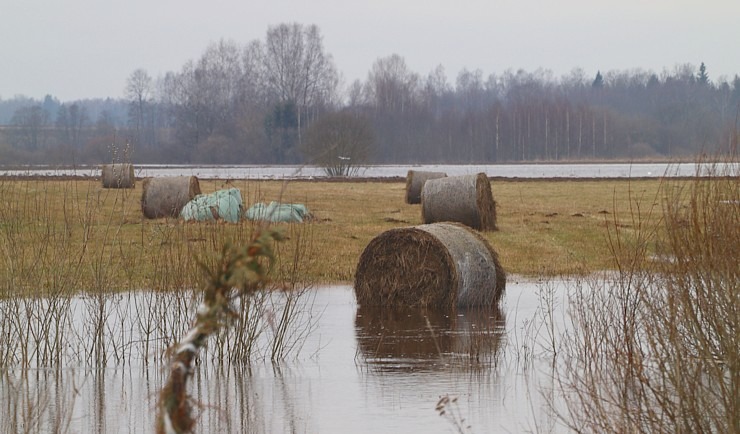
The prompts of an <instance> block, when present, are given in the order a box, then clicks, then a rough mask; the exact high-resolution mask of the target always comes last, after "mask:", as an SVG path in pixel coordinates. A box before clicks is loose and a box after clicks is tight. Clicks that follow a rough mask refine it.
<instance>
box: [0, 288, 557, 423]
mask: <svg viewBox="0 0 740 434" xmlns="http://www.w3.org/2000/svg"><path fill="white" fill-rule="evenodd" d="M547 285H548V287H549V288H550V292H549V294H550V295H551V296H552V300H554V301H553V305H554V306H559V307H562V306H563V305H564V303H565V301H564V297H565V294H566V288H567V286H568V285H567V282H565V281H558V282H552V281H551V282H549V283H548V284H547ZM553 288H554V289H553ZM311 291H312V292H311V293H310V294H309V296H308V297H306V296H304V297H303V298H302V299H301V300H303V303H302V306H303V308H304V309H307V310H309V311H310V316H309V317H310V318H312V321H313V323H312V326H311V327H312V328H311V333H310V334H309V335H308V337H307V338H305V339H304V340H303V341H302V342H303V344H302V346H301V347H300V350H299V351H297V352H295V353H292V354H291V355H290V357H288V358H287V359H286V360H283V361H281V362H279V363H271V362H269V361H265V360H259V361H256V362H255V361H253V362H251V363H249V364H241V363H237V364H229V363H214V362H212V361H210V362H209V358H208V356H205V357H204V358H203V360H202V361H201V364H200V365H199V366H198V368H197V369H196V372H195V376H194V378H193V383H192V386H193V387H192V389H191V392H192V395H193V396H194V397H195V399H196V400H197V402H198V403H199V405H200V412H201V413H200V418H199V422H198V428H197V430H196V432H212V433H381V432H387V433H417V432H418V433H449V432H458V431H457V428H456V427H455V426H454V425H453V423H452V422H451V421H450V420H449V419H448V418H447V416H440V415H439V414H438V413H437V411H435V406H436V405H437V403H438V401H439V400H440V398H441V397H442V396H445V395H447V396H449V397H450V398H457V399H456V402H455V403H454V404H450V405H448V408H447V411H446V415H450V414H459V415H460V417H462V418H464V419H465V422H464V424H465V425H466V426H467V425H469V426H470V430H469V431H465V432H474V433H490V432H514V433H515V432H525V431H545V432H548V431H554V432H558V431H562V429H561V428H560V427H559V426H558V425H557V422H556V421H555V418H554V417H553V416H552V413H551V411H550V410H549V407H548V405H547V398H548V396H547V393H545V394H544V395H543V392H542V391H543V390H544V391H546V390H551V387H550V386H551V382H552V380H551V375H550V373H549V372H550V371H549V370H550V363H551V359H550V358H549V357H548V356H547V355H546V352H542V348H544V344H542V343H538V340H539V337H538V336H537V335H538V332H537V327H536V326H535V324H537V323H538V320H537V318H538V316H539V315H540V313H541V309H542V306H541V304H542V297H541V296H540V295H539V294H541V292H542V291H543V284H539V283H537V282H536V281H531V280H526V279H519V278H517V277H515V276H514V277H511V276H510V278H509V283H508V285H507V289H506V291H507V292H506V295H505V297H504V299H503V301H502V303H501V305H500V306H499V307H498V308H496V309H489V310H487V311H483V312H481V311H477V310H476V311H467V312H457V313H456V314H455V315H445V314H440V313H433V312H427V313H423V312H419V311H398V312H391V311H378V310H374V309H365V308H362V307H358V305H357V303H356V301H355V297H354V293H353V290H352V288H351V287H350V286H329V287H320V288H316V289H313V290H311ZM141 297H147V295H146V293H134V295H129V296H126V297H123V298H120V299H119V300H123V301H124V302H125V303H126V304H133V305H136V306H139V307H137V308H135V309H134V310H136V311H139V310H141V303H142V300H141ZM151 300H152V299H149V300H148V301H147V300H144V302H146V303H149V302H151ZM75 303H84V302H83V301H80V300H75V301H73V302H72V303H71V304H72V305H74V304H75ZM86 303H88V305H89V303H90V301H89V300H88V301H87V302H86ZM91 306H94V305H91ZM126 309H127V308H126V307H123V308H120V307H119V308H117V311H116V312H122V313H120V314H117V313H115V312H114V311H113V310H111V311H110V312H111V313H109V314H107V315H106V317H107V321H109V322H111V323H113V324H112V325H111V326H110V327H109V328H108V330H110V332H111V333H112V334H115V333H124V331H120V332H119V328H117V327H118V326H116V325H115V323H121V324H124V323H125V319H126V318H129V312H128V311H127V310H126ZM168 309H172V308H168ZM73 310H74V311H75V312H77V313H76V314H75V316H76V317H77V316H80V315H81V314H83V313H84V312H92V311H94V310H95V309H89V308H88V309H86V308H84V305H83V304H80V305H79V306H78V307H77V308H74V309H73ZM557 310H558V311H561V310H562V311H564V309H557ZM132 312H133V310H132ZM556 316H557V315H556ZM75 321H77V322H78V323H79V324H78V326H79V327H83V328H84V324H85V322H86V321H85V320H75ZM75 321H72V322H73V323H74V322H75ZM558 322H559V323H561V324H562V318H560V319H559V320H558ZM72 326H74V324H72ZM129 327H130V326H129V325H127V323H126V324H124V325H123V326H122V327H121V329H122V330H128V328H129ZM130 339H133V338H125V340H130ZM71 354H76V352H74V351H73V352H72V353H71ZM83 359H84V357H83ZM112 360H113V358H109V361H108V363H107V367H105V368H98V367H95V365H94V364H90V363H85V362H84V360H82V361H80V362H78V363H69V362H65V363H62V367H60V368H50V369H39V368H36V369H30V370H21V369H20V368H11V369H10V370H9V371H8V372H7V373H6V374H5V375H3V376H1V377H0V392H1V393H2V396H5V397H8V398H9V399H8V400H7V401H8V402H7V403H6V404H3V405H2V406H0V407H1V408H0V421H2V420H5V421H6V422H5V424H6V425H7V426H10V423H9V422H7V421H10V420H17V419H18V414H21V413H23V411H19V410H23V408H24V402H25V401H23V398H24V397H26V398H30V399H26V400H27V401H30V402H33V403H35V405H36V406H37V408H40V409H41V413H42V416H41V417H40V419H41V421H40V422H39V424H38V426H37V428H38V429H35V428H34V429H32V430H31V432H50V431H52V430H53V427H54V426H56V425H58V421H66V422H64V423H62V425H64V424H68V425H69V432H85V433H86V432H99V433H141V432H151V431H152V430H153V426H154V419H155V404H156V399H157V393H158V390H159V388H160V387H161V384H162V383H163V381H164V379H165V373H164V371H163V369H162V366H161V365H162V364H161V363H151V362H150V363H149V364H148V365H147V364H145V363H143V362H142V359H141V358H137V357H133V358H129V359H128V360H127V359H125V358H124V359H123V362H121V361H119V362H118V363H113V362H112ZM13 418H15V419H13ZM15 425H18V424H17V423H15ZM1 427H3V422H0V428H1Z"/></svg>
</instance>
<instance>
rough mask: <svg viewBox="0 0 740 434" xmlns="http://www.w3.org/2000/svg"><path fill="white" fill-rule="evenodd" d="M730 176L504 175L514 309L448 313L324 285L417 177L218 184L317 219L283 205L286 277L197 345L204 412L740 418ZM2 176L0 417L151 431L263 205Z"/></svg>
mask: <svg viewBox="0 0 740 434" xmlns="http://www.w3.org/2000/svg"><path fill="white" fill-rule="evenodd" d="M710 175H711V176H710V177H708V178H703V179H697V180H670V182H666V181H665V180H642V181H631V180H624V181H558V182H552V181H547V182H545V181H528V182H513V181H496V182H494V184H493V185H492V187H493V193H494V197H495V199H496V200H497V202H498V204H499V211H498V223H499V227H500V231H499V232H494V233H486V234H484V236H485V237H486V238H487V239H488V240H489V241H490V242H491V244H492V245H493V246H494V248H495V249H496V250H497V251H498V252H499V255H500V257H501V262H502V264H503V265H504V267H505V268H506V269H507V271H509V272H510V273H513V275H514V276H515V277H514V278H513V279H510V280H509V287H508V288H507V295H506V299H505V300H504V304H503V305H502V307H501V311H494V312H475V311H468V312H454V313H448V314H447V315H445V314H444V313H440V312H423V311H412V312H404V311H398V312H388V311H384V312H374V311H372V309H368V308H365V307H362V306H357V305H356V302H355V301H354V297H353V296H352V293H351V288H349V287H346V286H345V287H339V289H336V288H335V289H333V290H332V289H329V290H326V289H320V288H319V289H316V288H314V287H315V285H316V284H317V283H324V284H325V283H327V282H348V281H351V279H352V276H353V273H354V267H355V265H356V260H357V258H358V257H359V255H360V252H361V251H362V249H363V248H364V247H365V245H366V244H367V242H369V240H370V239H372V238H373V237H374V236H376V235H377V234H378V233H380V232H382V231H384V230H386V229H390V228H392V227H398V226H402V225H404V226H405V225H414V224H419V223H421V221H420V218H421V216H420V209H419V208H418V206H412V205H406V204H404V203H403V193H404V185H403V184H402V183H393V182H390V183H376V182H368V183H317V182H305V181H300V182H294V183H291V184H290V186H289V188H288V189H287V190H283V187H282V184H281V183H278V182H274V181H260V182H253V181H250V182H247V181H226V182H224V181H204V182H202V187H203V190H204V192H206V193H207V192H210V191H213V190H216V189H219V188H222V187H225V186H230V187H231V186H236V187H239V188H240V189H241V190H242V193H243V195H244V196H245V198H248V199H247V201H246V202H247V203H250V202H256V201H266V200H268V201H269V200H271V199H273V198H276V197H278V196H279V195H282V197H283V198H284V201H286V202H300V203H305V204H307V205H308V208H309V210H310V211H311V212H312V213H313V215H314V219H313V220H312V221H311V222H309V223H308V224H303V225H295V224H292V225H277V226H278V227H280V228H281V229H282V231H283V234H284V235H285V236H286V237H287V241H286V242H284V243H282V244H279V245H278V248H277V250H276V258H275V259H276V260H275V263H276V268H275V270H274V274H273V275H272V278H273V281H274V282H275V284H274V285H273V286H271V287H270V288H268V289H267V290H265V291H259V292H256V293H255V294H253V295H251V296H249V297H240V298H237V299H235V300H234V303H237V304H235V305H234V306H233V311H234V312H236V313H237V315H236V316H234V317H233V318H232V319H231V321H232V325H233V327H230V328H228V329H224V330H222V331H219V332H218V333H216V334H215V336H214V337H213V338H212V339H211V340H209V341H208V343H207V345H206V346H205V347H204V349H203V351H202V353H200V355H199V356H198V358H197V362H196V368H195V369H194V370H193V382H194V383H193V385H192V394H193V397H194V401H193V402H194V403H196V404H197V405H196V407H197V408H198V409H199V411H200V412H201V418H199V419H198V421H197V425H196V431H198V432H254V433H263V432H350V431H354V432H378V431H389V430H390V431H403V432H406V431H411V430H419V429H421V430H423V431H424V432H449V430H450V429H453V430H457V432H490V431H500V430H505V431H506V430H508V431H512V432H517V431H522V430H529V431H536V432H543V431H547V432H550V431H552V432H560V431H577V432H737V431H740V427H739V426H737V423H738V422H737V421H738V420H740V417H738V413H739V410H738V406H737V405H738V402H739V400H738V399H737V397H738V396H739V395H738V390H740V381H739V379H740V374H738V372H739V371H738V351H737V348H739V347H740V343H739V342H738V341H737V336H738V333H737V327H738V323H737V321H738V306H739V305H740V301H739V300H738V291H737V282H738V275H737V270H738V269H737V258H738V257H739V256H740V253H739V252H738V250H737V249H738V245H740V242H738V240H739V239H740V234H738V228H739V227H740V224H739V223H740V215H739V214H738V207H737V203H740V194H739V192H738V183H737V179H738V174H737V173H730V174H727V173H715V174H710ZM0 194H2V195H3V196H4V197H7V198H9V200H8V202H7V205H6V206H5V207H3V208H2V209H0V237H1V241H0V249H1V250H0V253H1V254H2V255H1V258H0V318H2V319H3V321H0V336H2V340H0V374H2V377H0V389H1V390H0V393H2V396H4V397H6V399H5V400H4V402H3V404H2V410H1V411H2V414H0V421H1V422H0V429H2V430H3V431H7V432H67V431H71V432H79V431H85V432H141V431H150V430H151V429H152V428H153V427H154V416H153V415H154V413H155V411H154V408H155V407H156V397H157V394H158V391H159V389H160V388H161V387H162V384H164V382H165V378H164V374H163V372H162V371H161V370H160V366H162V365H164V364H165V363H166V362H167V361H168V360H169V357H168V355H167V354H166V349H167V348H169V347H171V346H172V345H173V344H174V343H175V342H177V341H178V340H180V339H181V338H182V336H183V335H184V334H185V333H186V330H188V328H189V327H191V325H192V321H193V318H194V317H195V314H196V309H197V306H198V305H199V303H200V302H201V301H202V294H201V293H200V291H199V290H198V288H200V284H201V282H202V279H203V275H202V273H201V272H200V268H199V265H198V264H199V263H203V264H206V265H207V266H213V265H214V264H215V263H216V261H217V257H218V254H219V252H220V251H221V249H222V246H223V245H224V244H225V243H227V242H233V243H237V244H241V243H246V242H248V241H249V240H250V239H251V237H252V235H253V233H254V230H255V226H254V224H252V223H250V222H241V223H239V224H234V225H231V224H223V223H195V224H190V223H188V224H184V223H182V222H179V221H177V220H167V219H163V220H155V221H152V220H146V219H143V218H142V217H141V214H140V211H139V208H138V205H139V204H138V197H139V193H138V192H137V190H102V189H100V188H99V186H98V184H97V183H96V182H91V181H80V180H74V181H49V180H45V181H39V180H18V181H7V180H3V181H0ZM596 271H600V272H603V274H602V273H599V274H594V272H596ZM522 275H524V276H525V277H521V276H522ZM559 275H568V276H570V277H569V278H568V279H565V280H563V279H560V278H557V277H554V276H559ZM532 276H539V277H538V279H539V280H537V281H534V282H533V281H532V280H531V279H532ZM327 294H329V295H327ZM445 398H446V399H445ZM435 403H437V404H443V405H442V406H441V407H440V406H439V405H438V407H437V412H435ZM445 409H446V410H445ZM443 410H444V411H445V413H444V414H443V415H442V416H443V417H442V418H440V417H439V416H437V414H438V413H441V412H442V411H443ZM453 412H454V414H453ZM142 415H143V416H142ZM445 415H447V416H450V415H451V416H452V418H449V419H445ZM463 419H464V421H463ZM358 420H360V421H361V422H360V424H359V425H361V426H358V423H357V421H358Z"/></svg>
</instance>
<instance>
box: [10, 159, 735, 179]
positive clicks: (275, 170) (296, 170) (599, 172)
mask: <svg viewBox="0 0 740 434" xmlns="http://www.w3.org/2000/svg"><path fill="white" fill-rule="evenodd" d="M135 167H136V170H135V173H136V176H137V177H140V178H143V177H159V176H197V177H198V178H203V179H321V178H327V175H326V174H325V173H324V170H323V169H322V168H320V167H316V166H289V165H285V166H260V165H147V164H142V165H136V166H135ZM711 167H712V165H711V164H696V163H672V164H671V163H632V164H630V163H602V164H483V165H474V164H422V165H376V166H363V167H361V168H360V169H359V170H358V172H357V174H356V175H355V177H357V178H399V177H401V178H403V177H406V174H407V173H408V171H409V170H418V171H432V172H445V173H447V175H448V176H456V175H469V174H476V173H481V172H483V173H485V174H486V175H488V176H489V177H492V178H528V179H538V178H566V179H567V178H573V179H578V178H659V177H691V176H697V175H699V176H701V175H704V174H707V173H708V171H709V170H710V168H711ZM739 167H740V163H721V164H719V165H718V166H717V168H718V169H720V171H721V172H722V171H723V170H721V169H730V170H729V171H728V172H729V173H738V168H739ZM725 173H727V172H725ZM0 176H82V177H86V176H89V177H98V176H100V169H99V168H98V167H96V166H86V167H80V168H70V167H52V166H28V167H25V168H17V167H16V168H13V169H4V168H2V167H0Z"/></svg>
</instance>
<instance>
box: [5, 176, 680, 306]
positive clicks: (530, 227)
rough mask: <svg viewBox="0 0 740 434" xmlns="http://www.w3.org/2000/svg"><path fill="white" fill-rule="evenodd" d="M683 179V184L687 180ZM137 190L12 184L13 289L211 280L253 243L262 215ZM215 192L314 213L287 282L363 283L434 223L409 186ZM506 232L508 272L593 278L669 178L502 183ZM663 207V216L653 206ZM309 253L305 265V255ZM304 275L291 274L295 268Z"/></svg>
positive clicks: (255, 187)
mask: <svg viewBox="0 0 740 434" xmlns="http://www.w3.org/2000/svg"><path fill="white" fill-rule="evenodd" d="M681 182H683V181H675V180H673V181H671V183H672V185H679V184H680V183H681ZM141 185H142V183H141V182H137V184H136V188H135V189H127V190H115V189H103V188H102V187H101V186H100V183H99V181H97V180H86V179H83V180H80V179H71V180H70V179H68V180H52V179H34V180H26V179H14V180H0V195H2V197H3V198H4V199H5V201H4V202H5V205H4V206H3V207H2V209H0V249H1V250H0V253H2V259H0V275H2V279H1V280H0V283H2V286H3V287H4V288H3V292H4V293H6V294H7V293H9V292H18V291H21V292H23V291H31V292H32V293H33V292H38V291H40V290H49V291H54V292H57V291H79V290H86V291H117V290H125V289H140V288H152V289H163V290H165V289H173V288H182V287H190V286H193V285H196V284H197V282H198V281H199V271H198V267H197V266H196V263H197V262H196V261H201V262H203V261H205V262H207V261H208V260H209V258H211V257H213V256H214V255H216V254H217V253H218V252H220V249H221V246H222V245H223V243H224V242H236V243H239V242H245V241H246V240H248V239H249V235H250V234H251V231H252V230H253V228H254V223H252V222H249V221H245V222H243V223H239V224H227V223H223V222H216V223H213V222H211V223H184V222H182V221H179V220H176V219H158V220H148V219H145V218H144V217H143V216H142V213H141V210H140V198H141V193H142V191H141ZM200 185H201V190H202V191H203V192H204V193H208V192H212V191H215V190H218V189H222V188H227V187H236V188H239V189H240V190H241V193H242V197H243V198H244V202H245V206H249V205H251V204H252V203H254V202H257V201H266V202H269V201H271V200H280V199H281V198H282V199H281V200H282V201H283V202H284V203H288V202H294V203H303V204H305V205H306V206H307V207H308V209H309V211H310V212H311V213H312V215H313V219H312V220H311V221H310V222H308V223H304V224H278V225H277V226H278V227H281V228H282V230H283V231H284V232H285V234H286V235H287V236H288V238H289V239H288V240H287V241H286V242H284V243H282V244H281V245H280V246H279V259H280V261H279V263H280V264H284V265H282V266H281V268H280V270H279V273H278V274H277V275H276V280H289V279H293V280H295V279H298V280H301V281H304V280H305V281H310V282H313V283H346V282H351V281H352V279H353V276H354V270H355V267H356V265H357V260H358V258H359V256H360V254H361V253H362V251H363V249H364V248H365V246H366V245H367V244H368V242H369V241H370V240H371V239H372V238H373V237H375V236H377V235H379V234H380V233H382V232H383V231H386V230H388V229H391V228H395V227H401V226H408V225H417V224H421V223H422V217H421V207H420V205H408V204H406V203H405V202H404V195H405V183H404V182H401V181H397V182H381V181H368V182H321V181H318V182H317V181H291V182H289V183H282V182H278V181H255V180H229V181H224V180H201V181H200ZM492 190H493V195H494V199H495V200H496V202H497V210H498V226H499V229H500V230H499V231H497V232H488V233H484V236H485V237H486V238H487V239H488V240H489V241H490V243H491V245H492V246H493V248H494V249H495V250H496V251H497V252H498V253H499V255H500V258H501V262H502V264H503V266H504V267H505V269H506V271H507V272H508V273H514V274H520V275H526V276H539V275H547V276H553V275H568V274H586V273H589V272H592V271H597V270H603V269H610V268H613V267H614V261H613V255H612V253H611V251H610V249H609V236H608V235H609V234H608V230H607V228H609V227H610V228H612V229H614V228H618V229H619V230H620V231H622V233H623V234H624V233H628V232H629V231H630V230H633V229H635V228H636V227H638V226H640V225H643V226H644V225H652V224H655V223H659V221H658V218H659V216H660V214H661V213H660V212H659V211H660V209H659V208H660V206H661V205H660V202H661V200H660V195H661V194H663V193H664V191H663V190H661V180H658V179H655V180H588V181H582V180H578V181H574V180H537V181H501V180H495V181H493V182H492ZM651 209H653V212H652V213H650V212H649V211H650V210H651ZM296 255H298V256H299V257H300V259H301V260H300V264H301V265H300V269H295V266H294V263H295V262H296V261H294V259H295V258H296ZM289 274H290V275H291V276H292V277H288V275H289Z"/></svg>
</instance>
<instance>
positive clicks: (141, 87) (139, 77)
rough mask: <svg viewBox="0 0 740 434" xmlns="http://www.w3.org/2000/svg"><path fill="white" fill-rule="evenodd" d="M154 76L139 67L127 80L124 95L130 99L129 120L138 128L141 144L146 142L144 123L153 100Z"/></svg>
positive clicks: (137, 135) (138, 140)
mask: <svg viewBox="0 0 740 434" xmlns="http://www.w3.org/2000/svg"><path fill="white" fill-rule="evenodd" d="M152 89H153V86H152V78H151V77H150V76H149V74H148V73H147V72H146V70H144V69H141V68H139V69H137V70H135V71H134V72H132V73H131V75H130V76H129V78H128V80H126V89H125V91H124V95H125V97H126V99H128V100H129V122H130V123H131V124H133V126H134V128H135V130H136V139H137V142H138V143H139V144H143V143H144V142H145V139H144V125H145V120H146V117H147V116H146V113H147V111H148V106H149V105H150V104H151V100H152Z"/></svg>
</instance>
